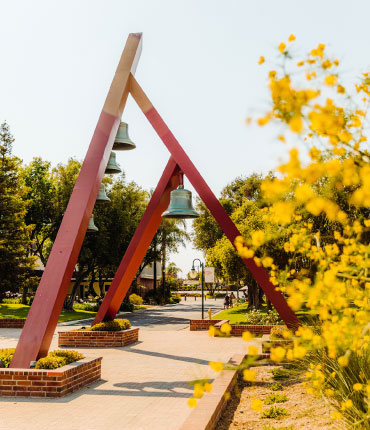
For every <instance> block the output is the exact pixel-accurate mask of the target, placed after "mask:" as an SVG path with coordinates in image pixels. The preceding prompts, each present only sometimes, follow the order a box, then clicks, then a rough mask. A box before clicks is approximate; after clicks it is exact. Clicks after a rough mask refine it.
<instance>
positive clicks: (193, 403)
mask: <svg viewBox="0 0 370 430" xmlns="http://www.w3.org/2000/svg"><path fill="white" fill-rule="evenodd" d="M188 406H189V408H195V407H196V406H197V401H196V400H195V399H194V397H190V399H189V400H188Z"/></svg>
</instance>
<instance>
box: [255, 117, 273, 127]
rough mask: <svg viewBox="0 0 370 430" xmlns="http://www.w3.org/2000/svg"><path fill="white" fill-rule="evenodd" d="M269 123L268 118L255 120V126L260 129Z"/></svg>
mask: <svg viewBox="0 0 370 430" xmlns="http://www.w3.org/2000/svg"><path fill="white" fill-rule="evenodd" d="M269 121H270V117H269V116H265V117H264V118H259V119H258V120H257V124H258V125H260V126H261V127H262V126H264V125H266V124H267V123H268V122H269Z"/></svg>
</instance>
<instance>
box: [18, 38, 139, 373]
mask: <svg viewBox="0 0 370 430" xmlns="http://www.w3.org/2000/svg"><path fill="white" fill-rule="evenodd" d="M140 53H141V34H130V35H129V37H128V39H127V42H126V45H125V48H124V50H123V53H122V55H121V59H120V62H119V64H118V67H117V70H116V73H115V75H114V78H113V81H112V84H111V86H110V90H109V92H108V95H107V98H106V100H105V103H104V106H103V109H102V112H101V114H100V117H99V120H98V123H97V126H96V129H95V132H94V135H93V137H92V140H91V143H90V146H89V148H88V151H87V154H86V157H85V160H84V162H83V165H82V168H81V171H80V174H79V176H78V178H77V181H76V184H75V186H74V189H73V192H72V195H71V198H70V200H69V202H68V206H67V209H66V212H65V214H64V217H63V221H62V223H61V226H60V228H59V231H58V234H57V237H56V239H55V242H54V245H53V248H52V250H51V253H50V256H49V259H48V262H47V265H46V267H45V270H44V273H43V275H42V278H41V280H40V284H39V286H38V288H37V291H36V295H35V299H34V301H33V303H32V306H31V309H30V312H29V314H28V317H27V320H26V323H25V325H24V328H23V330H22V333H21V336H20V339H19V341H18V345H17V348H16V350H15V354H14V356H13V359H12V361H11V364H10V367H12V368H29V367H30V362H31V361H34V360H37V359H38V358H40V357H43V356H45V355H46V354H47V353H48V350H49V347H50V343H51V340H52V337H53V334H54V331H55V327H56V325H57V322H58V318H59V315H60V312H61V310H62V306H63V302H64V300H65V297H66V294H67V291H68V287H69V284H70V282H71V278H72V274H73V271H74V268H75V266H76V263H77V259H78V255H79V252H80V249H81V246H82V242H83V240H84V237H85V233H86V230H87V226H88V223H89V219H90V216H91V213H92V211H93V208H94V204H95V200H96V197H97V194H98V191H99V187H100V184H101V181H102V178H103V175H104V171H105V168H106V166H107V162H108V159H109V155H110V153H111V149H112V146H113V142H114V138H115V136H116V133H117V129H118V126H119V123H120V118H121V115H122V112H123V109H124V106H125V104H126V100H127V95H128V86H129V78H130V75H131V73H134V72H135V70H136V65H137V62H138V59H139V57H140Z"/></svg>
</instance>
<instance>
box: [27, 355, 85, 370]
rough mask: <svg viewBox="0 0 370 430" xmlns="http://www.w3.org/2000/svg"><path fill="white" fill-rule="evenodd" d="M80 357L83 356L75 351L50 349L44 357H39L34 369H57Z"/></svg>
mask: <svg viewBox="0 0 370 430" xmlns="http://www.w3.org/2000/svg"><path fill="white" fill-rule="evenodd" d="M82 358H84V356H83V355H82V354H80V353H79V352H77V351H67V350H59V351H58V350H57V351H52V352H49V354H48V355H47V356H46V357H44V358H40V359H39V360H38V361H37V363H36V366H35V369H57V368H58V367H63V366H65V365H67V364H70V363H73V362H74V361H78V360H81V359H82Z"/></svg>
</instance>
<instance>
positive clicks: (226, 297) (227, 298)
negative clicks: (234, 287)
mask: <svg viewBox="0 0 370 430" xmlns="http://www.w3.org/2000/svg"><path fill="white" fill-rule="evenodd" d="M229 304H230V300H229V296H228V294H227V293H226V294H225V299H224V309H229Z"/></svg>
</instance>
